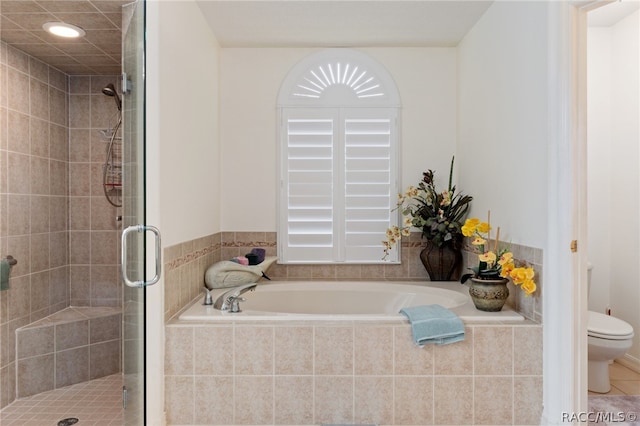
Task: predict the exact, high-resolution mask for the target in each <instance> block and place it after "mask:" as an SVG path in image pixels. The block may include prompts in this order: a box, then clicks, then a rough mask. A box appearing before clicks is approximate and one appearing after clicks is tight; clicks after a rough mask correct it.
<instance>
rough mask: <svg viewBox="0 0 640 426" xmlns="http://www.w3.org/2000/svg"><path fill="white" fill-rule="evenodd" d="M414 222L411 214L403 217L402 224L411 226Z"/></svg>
mask: <svg viewBox="0 0 640 426" xmlns="http://www.w3.org/2000/svg"><path fill="white" fill-rule="evenodd" d="M412 224H413V222H412V220H411V217H409V216H405V217H404V218H403V219H402V225H403V226H411V225H412Z"/></svg>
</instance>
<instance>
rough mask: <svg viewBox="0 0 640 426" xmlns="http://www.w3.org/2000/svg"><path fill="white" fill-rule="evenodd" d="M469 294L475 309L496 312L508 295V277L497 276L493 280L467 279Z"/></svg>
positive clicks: (500, 308)
mask: <svg viewBox="0 0 640 426" xmlns="http://www.w3.org/2000/svg"><path fill="white" fill-rule="evenodd" d="M469 281H470V284H469V294H470V295H471V300H473V304H474V305H476V309H478V310H480V311H485V312H498V311H500V310H502V307H503V306H504V303H505V302H506V301H507V297H509V288H508V287H507V283H508V282H509V279H507V278H499V279H495V280H481V279H478V278H470V279H469Z"/></svg>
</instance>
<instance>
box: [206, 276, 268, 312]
mask: <svg viewBox="0 0 640 426" xmlns="http://www.w3.org/2000/svg"><path fill="white" fill-rule="evenodd" d="M257 285H258V284H256V283H251V284H245V285H241V286H238V287H234V288H232V289H231V290H229V291H226V292H224V293H223V294H222V295H221V296H220V297H218V299H216V303H214V304H213V307H214V308H215V309H220V310H221V311H229V312H234V313H235V312H240V305H239V302H244V301H245V300H246V299H245V298H244V297H240V296H242V294H244V293H246V292H247V291H252V290H255V288H256V286H257Z"/></svg>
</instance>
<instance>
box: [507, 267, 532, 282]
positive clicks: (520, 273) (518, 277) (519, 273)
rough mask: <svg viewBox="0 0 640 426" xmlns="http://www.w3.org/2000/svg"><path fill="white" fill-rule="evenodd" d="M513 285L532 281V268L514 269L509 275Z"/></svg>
mask: <svg viewBox="0 0 640 426" xmlns="http://www.w3.org/2000/svg"><path fill="white" fill-rule="evenodd" d="M509 276H510V277H511V279H512V280H513V283H514V284H515V285H518V284H522V283H523V282H525V280H532V279H533V269H532V268H514V269H513V270H512V271H511V273H510V274H509Z"/></svg>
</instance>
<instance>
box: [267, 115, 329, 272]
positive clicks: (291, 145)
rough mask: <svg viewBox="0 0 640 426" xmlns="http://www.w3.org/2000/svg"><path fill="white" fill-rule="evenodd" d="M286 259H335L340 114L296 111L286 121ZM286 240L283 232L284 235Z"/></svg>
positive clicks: (282, 198)
mask: <svg viewBox="0 0 640 426" xmlns="http://www.w3.org/2000/svg"><path fill="white" fill-rule="evenodd" d="M283 124H284V129H283V134H284V136H285V138H286V143H285V144H284V145H285V146H284V149H283V157H284V158H282V160H281V161H282V163H283V164H282V165H283V166H284V170H283V173H282V176H283V181H282V183H281V185H282V188H281V190H282V191H283V194H282V196H281V202H282V203H281V204H282V205H281V213H284V214H281V215H280V216H281V220H283V219H284V223H283V224H282V225H281V229H286V234H284V235H283V236H284V237H285V241H281V243H282V246H281V248H282V249H283V253H282V254H281V255H280V257H281V258H283V259H286V261H290V262H301V261H309V260H311V259H313V260H314V261H318V262H329V261H332V260H333V259H334V258H335V253H334V250H335V248H336V244H335V238H334V234H335V231H336V230H335V226H336V222H335V220H334V202H335V201H334V194H333V193H334V185H335V172H334V165H335V159H334V144H335V139H336V136H337V135H336V125H337V115H336V114H335V113H332V112H331V111H325V110H312V109H307V110H295V111H289V112H288V113H286V114H285V116H284V119H283ZM279 239H280V240H282V236H281V237H280V238H279Z"/></svg>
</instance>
